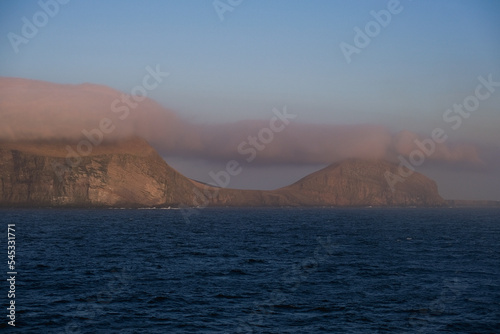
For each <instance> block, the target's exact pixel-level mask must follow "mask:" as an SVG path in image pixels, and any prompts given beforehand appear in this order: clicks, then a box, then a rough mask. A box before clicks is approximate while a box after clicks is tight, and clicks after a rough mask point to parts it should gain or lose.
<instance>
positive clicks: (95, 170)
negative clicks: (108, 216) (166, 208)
mask: <svg viewBox="0 0 500 334" xmlns="http://www.w3.org/2000/svg"><path fill="white" fill-rule="evenodd" d="M66 146H67V145H66V144H62V143H44V144H39V143H37V144H33V143H26V142H25V143H2V144H0V205H2V206H78V207H85V206H161V205H179V204H183V203H186V204H188V203H190V202H191V197H192V196H191V195H190V191H191V189H192V187H193V186H192V183H191V182H190V180H189V179H187V178H186V177H184V176H183V175H181V174H179V173H178V172H177V171H175V170H174V169H173V168H171V167H170V166H168V165H167V164H166V163H165V161H164V160H163V159H162V158H161V157H160V156H159V155H158V154H157V153H156V152H155V151H154V149H153V148H152V147H151V146H150V145H149V144H148V143H147V142H146V141H144V140H142V139H138V138H134V139H129V140H125V141H122V142H119V143H103V144H101V145H99V146H97V147H94V148H93V150H92V153H91V154H90V155H88V156H81V157H76V156H73V157H72V158H71V159H69V160H68V159H66V158H67V156H68V153H67V150H66ZM70 146H71V145H70ZM73 147H75V146H74V145H73Z"/></svg>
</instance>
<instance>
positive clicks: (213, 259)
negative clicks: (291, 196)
mask: <svg viewBox="0 0 500 334" xmlns="http://www.w3.org/2000/svg"><path fill="white" fill-rule="evenodd" d="M198 213H199V214H194V215H191V216H190V219H189V221H187V220H185V219H184V218H183V215H182V212H181V211H180V210H1V211H0V222H1V226H2V228H3V229H4V230H5V231H4V233H3V235H4V237H3V238H2V240H1V246H2V249H4V250H5V251H4V252H3V254H4V255H3V256H4V260H3V261H2V263H4V264H5V265H4V266H3V270H2V272H3V274H2V275H3V276H4V279H3V281H4V288H3V290H4V293H2V299H1V300H2V305H3V308H2V309H3V310H4V311H3V313H4V314H3V315H2V319H3V320H2V323H1V325H0V330H1V331H8V330H9V329H10V330H13V331H18V332H20V333H499V332H500V248H499V242H500V210H498V209H203V210H199V212H198ZM7 224H15V225H16V232H15V235H16V270H17V275H16V293H15V295H16V298H15V302H16V304H15V305H16V322H15V324H16V328H15V329H13V328H12V327H11V326H9V325H7V321H8V320H9V319H8V318H7V312H8V311H7V310H6V307H7V306H8V304H7V303H8V302H9V299H8V298H7V292H8V290H9V284H8V283H7V282H6V279H7V278H9V277H8V275H7V271H8V268H7V261H8V259H7Z"/></svg>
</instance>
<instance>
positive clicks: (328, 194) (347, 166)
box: [277, 159, 445, 206]
mask: <svg viewBox="0 0 500 334" xmlns="http://www.w3.org/2000/svg"><path fill="white" fill-rule="evenodd" d="M386 172H390V173H392V174H395V175H397V174H398V165H396V164H394V163H390V162H387V161H379V160H376V161H364V160H358V159H351V160H347V161H344V162H340V163H337V164H333V165H331V166H328V167H326V168H324V169H322V170H320V171H318V172H315V173H313V174H311V175H308V176H306V177H304V178H303V179H301V180H299V181H298V182H296V183H294V184H292V185H290V186H288V187H285V188H282V189H279V190H277V192H278V193H284V194H287V193H288V194H292V195H293V197H295V198H296V200H297V201H298V202H300V203H303V205H334V206H442V205H444V204H445V201H444V200H443V199H442V198H441V196H439V193H438V189H437V185H436V183H435V182H434V181H433V180H431V179H429V178H427V177H426V176H424V175H422V174H419V173H413V174H412V175H411V176H409V177H408V178H406V179H405V180H404V181H403V182H400V183H398V184H397V185H396V186H395V189H394V191H393V190H392V189H391V187H390V185H389V184H388V182H387V180H386V177H385V173H386Z"/></svg>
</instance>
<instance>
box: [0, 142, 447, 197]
mask: <svg viewBox="0 0 500 334" xmlns="http://www.w3.org/2000/svg"><path fill="white" fill-rule="evenodd" d="M67 146H68V145H67V144H63V143H37V144H33V143H26V142H25V143H19V142H18V143H2V144H0V206H30V207H33V206H58V207H59V206H62V207H64V206H70V207H71V206H74V207H99V206H104V207H109V206H112V207H121V206H123V207H153V206H156V207H158V206H180V205H186V206H441V205H445V202H444V201H443V199H442V198H441V197H440V196H439V194H438V191H437V186H436V184H435V182H434V181H432V180H430V179H428V178H427V177H425V176H423V175H421V174H418V173H414V174H413V175H412V176H410V177H408V178H407V179H406V180H405V182H402V183H400V184H398V185H397V187H396V190H395V191H394V192H393V191H392V190H391V189H390V187H389V185H388V184H387V181H386V179H385V177H384V173H385V172H386V171H390V172H392V173H394V174H396V173H397V171H396V169H397V167H398V166H397V165H395V164H392V163H389V162H385V161H361V160H348V161H345V162H342V163H338V164H334V165H331V166H329V167H327V168H325V169H322V170H320V171H318V172H316V173H313V174H311V175H309V176H306V177H305V178H303V179H301V180H299V181H298V182H296V183H294V184H292V185H290V186H288V187H284V188H281V189H277V190H273V191H259V190H237V189H222V188H215V187H210V186H207V185H203V184H200V183H197V182H195V181H192V180H189V179H187V178H186V177H184V176H183V175H181V174H180V173H178V172H177V171H175V170H174V169H173V168H171V167H170V166H168V165H167V163H166V162H165V161H164V160H163V159H162V158H161V157H160V156H159V155H158V154H157V153H156V152H155V151H154V149H153V148H152V147H151V146H149V144H148V143H147V142H146V141H144V140H142V139H138V138H134V139H129V140H126V141H121V142H117V143H107V144H101V145H99V146H97V147H94V148H93V150H92V152H91V154H89V155H87V156H72V157H71V158H70V159H68V151H67ZM71 146H72V145H70V147H71ZM74 146H75V145H73V147H74Z"/></svg>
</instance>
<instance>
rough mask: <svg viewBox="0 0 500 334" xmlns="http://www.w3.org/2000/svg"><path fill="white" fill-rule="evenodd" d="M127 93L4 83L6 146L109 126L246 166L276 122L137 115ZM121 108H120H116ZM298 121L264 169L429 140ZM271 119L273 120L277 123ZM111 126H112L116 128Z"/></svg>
mask: <svg viewBox="0 0 500 334" xmlns="http://www.w3.org/2000/svg"><path fill="white" fill-rule="evenodd" d="M123 96H124V94H123V93H121V92H118V91H115V90H113V89H110V88H108V87H104V86H98V85H91V84H82V85H59V84H52V83H47V82H42V81H35V80H25V79H15V78H0V119H1V123H0V140H14V141H15V140H42V139H43V140H61V139H71V140H79V139H82V138H85V137H84V132H86V133H93V131H94V132H95V131H98V130H99V127H100V125H101V122H102V120H103V119H108V120H109V122H110V123H109V124H108V130H109V127H110V126H112V127H113V130H112V131H109V132H108V133H106V134H104V139H105V140H117V139H121V138H125V137H129V136H140V137H143V138H145V139H146V140H148V141H149V142H150V143H151V144H152V145H153V146H154V147H155V148H156V149H157V150H159V151H160V153H161V154H162V155H164V156H167V155H176V156H184V157H200V158H205V159H209V160H230V159H236V160H242V159H244V158H245V157H244V156H242V154H241V153H239V152H238V146H239V145H240V143H242V142H244V141H248V137H249V136H256V135H257V134H258V133H259V131H260V130H261V129H263V128H265V127H268V126H269V120H248V121H239V122H234V123H225V124H215V125H214V124H210V125H203V124H197V123H194V122H190V121H187V120H184V119H183V118H181V117H179V116H178V115H177V114H175V113H174V112H172V111H169V110H167V109H165V108H163V107H162V106H160V105H159V104H158V103H156V102H154V101H153V100H151V99H145V100H144V101H141V102H138V103H137V106H135V107H134V108H132V107H128V109H129V112H128V113H126V112H125V111H124V110H125V109H124V108H121V109H119V108H116V106H122V107H123V106H126V104H124V103H123V102H119V103H117V102H116V100H118V101H122V99H123ZM113 106H114V107H113ZM293 113H294V114H296V115H298V117H297V119H296V120H294V121H292V122H291V123H290V124H288V125H287V126H286V128H285V129H284V130H283V131H280V132H278V133H275V134H274V137H273V140H272V141H271V142H269V143H268V144H267V145H266V147H265V149H263V150H261V151H258V155H257V157H256V159H255V163H257V164H277V163H287V164H327V163H331V162H335V161H339V160H342V159H346V158H370V159H376V158H380V159H392V160H395V159H397V156H398V155H403V156H408V155H409V154H411V152H412V151H413V150H415V149H418V147H417V146H416V144H415V140H420V141H422V140H424V139H425V138H426V137H425V136H422V135H418V134H416V133H413V132H410V131H401V132H399V133H393V132H391V131H390V130H389V129H388V128H386V127H384V126H380V125H372V124H364V125H363V124H361V125H327V124H309V123H304V122H305V121H307V115H306V114H301V111H300V110H294V111H293ZM272 116H273V115H272V113H271V112H270V116H269V117H270V118H271V117H272ZM110 124H111V125H110ZM427 159H429V160H431V161H444V162H447V163H473V164H480V163H481V159H480V157H479V152H478V149H477V147H475V146H473V145H470V144H457V143H455V144H451V143H448V142H445V143H442V144H437V145H436V149H435V152H434V153H433V154H432V155H430V156H428V157H427Z"/></svg>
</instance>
